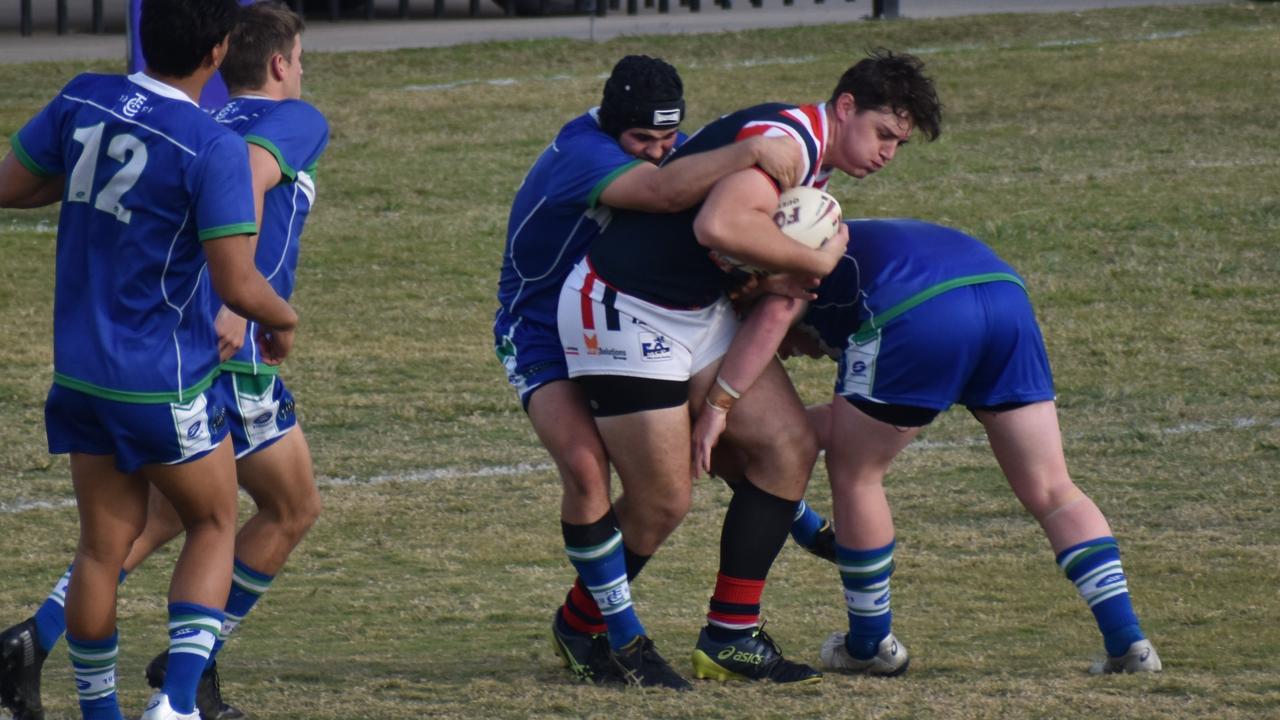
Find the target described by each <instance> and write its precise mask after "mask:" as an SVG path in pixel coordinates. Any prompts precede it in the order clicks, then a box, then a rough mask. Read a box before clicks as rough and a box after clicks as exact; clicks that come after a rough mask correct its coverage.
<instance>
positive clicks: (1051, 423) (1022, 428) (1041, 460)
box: [974, 401, 1074, 513]
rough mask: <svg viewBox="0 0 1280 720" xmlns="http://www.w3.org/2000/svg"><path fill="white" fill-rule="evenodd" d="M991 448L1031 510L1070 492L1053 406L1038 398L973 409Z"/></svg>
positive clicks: (1040, 509)
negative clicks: (997, 407)
mask: <svg viewBox="0 0 1280 720" xmlns="http://www.w3.org/2000/svg"><path fill="white" fill-rule="evenodd" d="M974 416H975V417H977V418H978V420H979V422H981V423H982V426H983V428H985V429H986V431H987V440H988V442H990V443H991V450H992V452H993V453H994V454H995V456H996V461H997V462H998V463H999V464H1000V469H1001V470H1002V471H1003V472H1004V475H1005V478H1006V479H1008V481H1009V487H1011V488H1012V489H1013V492H1014V494H1015V495H1017V496H1018V499H1019V500H1020V501H1021V502H1022V504H1023V505H1025V506H1026V507H1027V508H1028V509H1029V510H1030V511H1031V512H1032V513H1040V512H1047V511H1048V510H1051V509H1053V507H1055V505H1056V504H1057V503H1058V502H1059V501H1061V500H1063V499H1065V497H1064V496H1066V495H1073V494H1074V485H1073V484H1072V482H1071V478H1070V476H1069V475H1068V473H1067V461H1066V457H1065V454H1064V453H1063V449H1062V431H1061V428H1060V427H1059V425H1058V411H1057V406H1056V405H1055V404H1054V403H1053V402H1052V401H1041V402H1036V403H1031V404H1028V405H1023V406H1021V407H1017V408H1012V409H1008V410H1001V411H992V410H975V411H974Z"/></svg>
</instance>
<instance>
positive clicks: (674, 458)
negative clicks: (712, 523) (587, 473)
mask: <svg viewBox="0 0 1280 720" xmlns="http://www.w3.org/2000/svg"><path fill="white" fill-rule="evenodd" d="M596 422H597V425H598V427H599V428H600V434H601V436H602V437H603V438H604V442H605V447H607V448H608V452H609V459H610V460H611V461H612V463H613V466H614V467H615V468H616V469H617V471H618V478H619V480H620V481H621V482H622V488H623V492H624V493H626V495H627V498H628V502H629V503H631V504H632V507H633V508H640V507H651V508H654V511H655V512H659V513H662V514H665V515H680V516H682V515H683V514H684V512H686V511H687V510H688V504H689V497H690V493H691V489H692V479H693V474H692V450H691V446H690V433H691V432H692V428H691V427H690V425H689V411H688V407H687V406H686V405H684V404H681V405H679V406H676V407H667V408H659V409H654V410H644V411H640V412H633V413H627V414H625V415H613V416H608V417H599V418H596Z"/></svg>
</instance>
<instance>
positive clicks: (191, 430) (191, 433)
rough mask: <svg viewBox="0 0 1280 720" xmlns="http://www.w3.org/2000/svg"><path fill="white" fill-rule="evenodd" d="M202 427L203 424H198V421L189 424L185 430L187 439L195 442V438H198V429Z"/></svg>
mask: <svg viewBox="0 0 1280 720" xmlns="http://www.w3.org/2000/svg"><path fill="white" fill-rule="evenodd" d="M202 427H204V423H202V422H200V421H199V420H196V421H195V422H193V423H191V426H190V427H188V428H187V437H188V438H191V439H192V440H195V439H196V438H198V437H200V428H202Z"/></svg>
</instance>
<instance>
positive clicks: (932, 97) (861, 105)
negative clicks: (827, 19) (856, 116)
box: [831, 48, 942, 140]
mask: <svg viewBox="0 0 1280 720" xmlns="http://www.w3.org/2000/svg"><path fill="white" fill-rule="evenodd" d="M845 93H849V94H850V95H852V96H853V101H854V103H855V104H856V105H857V107H858V111H859V112H862V111H864V110H883V109H885V108H888V109H889V110H891V111H893V112H894V113H895V114H899V115H906V116H908V117H910V118H911V121H912V123H913V124H914V125H915V126H916V128H918V129H919V130H920V132H922V133H924V134H925V136H927V137H928V138H929V139H930V140H934V139H937V137H938V136H939V135H941V134H942V102H941V101H939V100H938V93H937V91H936V90H934V87H933V80H932V79H931V78H929V76H927V75H925V74H924V63H923V62H922V61H921V60H920V59H919V58H917V57H915V56H914V55H908V54H906V53H902V54H898V53H894V52H892V51H890V50H886V49H884V48H877V49H875V50H871V51H870V52H868V53H867V57H866V58H864V59H862V60H859V61H858V62H857V63H856V64H855V65H854V66H853V67H851V68H849V69H848V70H846V71H845V73H844V75H842V76H841V77H840V82H838V83H836V89H835V90H833V91H831V102H833V103H834V102H835V101H836V99H837V98H839V97H840V96H841V95H843V94H845Z"/></svg>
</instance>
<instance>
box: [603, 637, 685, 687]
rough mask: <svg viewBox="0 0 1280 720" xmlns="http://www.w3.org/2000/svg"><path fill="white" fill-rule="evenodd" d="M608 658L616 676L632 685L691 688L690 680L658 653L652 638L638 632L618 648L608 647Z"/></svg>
mask: <svg viewBox="0 0 1280 720" xmlns="http://www.w3.org/2000/svg"><path fill="white" fill-rule="evenodd" d="M610 658H611V659H612V660H613V665H614V668H615V669H616V670H617V673H618V677H619V678H620V679H621V680H622V681H623V682H625V683H626V684H628V685H633V686H635V687H657V688H669V689H671V690H692V689H693V685H690V684H689V681H688V680H685V679H684V678H683V677H681V676H680V673H678V672H676V671H675V670H674V669H673V668H672V667H671V664H670V663H668V662H667V661H666V660H664V659H663V657H662V656H661V655H659V654H658V650H657V648H655V647H654V646H653V641H652V640H650V639H649V638H647V637H645V636H644V635H637V636H636V638H635V639H634V640H632V641H631V642H629V643H627V644H626V645H625V646H623V647H622V648H620V649H618V650H612V649H611V650H610Z"/></svg>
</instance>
